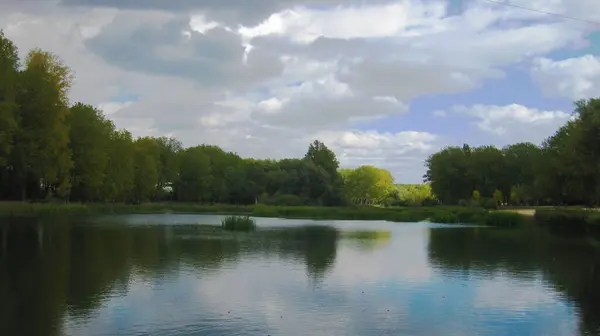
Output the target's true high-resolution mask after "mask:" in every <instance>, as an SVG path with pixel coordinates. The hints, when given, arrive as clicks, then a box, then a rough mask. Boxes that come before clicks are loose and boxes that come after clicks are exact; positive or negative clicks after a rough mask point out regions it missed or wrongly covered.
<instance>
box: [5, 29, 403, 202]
mask: <svg viewBox="0 0 600 336" xmlns="http://www.w3.org/2000/svg"><path fill="white" fill-rule="evenodd" d="M22 63H23V64H21V60H20V59H19V57H18V51H17V48H16V46H15V45H14V43H13V42H12V41H10V40H9V39H8V38H6V37H5V36H4V34H3V33H2V32H1V31H0V78H2V80H1V81H0V199H4V200H62V201H71V202H127V203H139V202H146V201H164V200H168V201H183V202H202V203H232V204H252V203H257V202H260V203H265V204H281V205H344V204H348V203H357V204H373V203H382V202H387V201H389V197H390V195H392V196H394V195H396V194H394V193H393V192H392V191H391V190H392V189H393V178H392V175H391V174H390V173H389V172H388V171H385V170H382V169H378V168H375V167H371V166H365V167H360V168H358V169H355V170H340V169H339V163H338V160H337V158H336V155H335V153H334V152H333V151H331V150H330V149H329V148H327V147H326V146H325V144H323V143H322V142H320V141H318V140H316V141H314V142H313V143H311V144H310V145H309V148H308V150H307V152H306V155H305V156H304V157H303V158H290V159H282V160H256V159H248V158H241V157H240V156H239V155H237V154H236V153H232V152H227V151H224V150H223V149H221V148H219V147H218V146H211V145H199V146H193V147H189V148H184V146H183V145H182V143H181V142H180V141H178V140H176V139H174V138H168V137H139V138H134V137H133V136H132V134H131V133H130V132H128V131H127V130H123V129H117V128H116V127H115V125H114V124H113V122H112V121H110V120H108V119H107V118H106V117H105V116H104V114H103V113H102V111H100V110H99V109H98V108H96V107H94V106H92V105H89V104H84V103H81V102H77V103H74V104H71V102H69V99H68V95H69V89H70V88H71V85H72V82H73V73H72V71H71V70H70V69H69V67H68V66H66V65H65V64H64V63H63V62H62V61H61V60H60V59H59V58H58V57H57V56H56V55H54V54H52V53H49V52H47V51H43V50H40V49H33V50H31V51H30V52H29V53H28V54H27V57H26V58H25V59H24V60H23V62H22Z"/></svg>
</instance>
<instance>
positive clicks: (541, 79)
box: [531, 54, 600, 100]
mask: <svg viewBox="0 0 600 336" xmlns="http://www.w3.org/2000/svg"><path fill="white" fill-rule="evenodd" d="M531 74H532V76H533V79H534V80H535V81H536V83H537V84H538V85H539V86H540V87H541V88H542V91H543V92H544V94H546V95H548V96H560V97H565V98H569V99H572V100H579V99H587V98H592V97H596V96H597V95H598V92H600V57H597V56H593V55H589V54H588V55H583V56H581V57H574V58H568V59H565V60H560V61H555V60H552V59H549V58H543V57H542V58H537V59H536V60H535V61H534V63H533V67H532V69H531Z"/></svg>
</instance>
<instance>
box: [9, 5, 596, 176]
mask: <svg viewBox="0 0 600 336" xmlns="http://www.w3.org/2000/svg"><path fill="white" fill-rule="evenodd" d="M507 2H508V3H509V4H513V5H517V6H525V7H528V8H533V9H536V10H542V11H546V12H552V13H557V14H561V15H564V16H571V17H576V18H581V19H587V20H594V19H595V18H596V19H597V18H598V17H599V16H598V15H595V14H593V13H600V1H598V0H510V1H507ZM598 21H600V19H598ZM0 28H1V29H3V30H4V32H5V34H6V35H7V37H9V38H10V39H12V40H13V41H14V42H15V43H16V44H17V46H18V47H19V49H20V53H21V54H22V55H24V54H25V53H26V52H27V51H28V50H29V49H31V48H33V47H41V48H42V49H45V50H48V51H52V52H54V53H56V54H57V55H59V56H60V57H61V58H62V59H63V60H64V61H65V62H66V63H67V64H68V65H69V66H70V67H71V68H72V69H73V70H74V71H75V74H76V81H75V84H74V87H73V90H72V92H71V99H72V100H73V101H82V102H84V103H90V104H94V105H96V106H99V107H100V108H102V109H103V110H104V112H105V113H106V114H107V115H108V116H109V118H111V119H113V120H114V121H115V124H116V125H117V127H120V128H127V129H128V130H130V131H131V132H132V133H133V134H134V135H136V136H143V135H152V136H158V135H171V136H174V137H176V138H178V139H180V140H181V141H183V143H184V145H186V146H191V145H196V144H200V143H208V144H216V145H219V146H221V147H223V148H224V149H226V150H231V151H235V152H237V153H238V154H240V155H241V156H244V157H257V158H281V157H298V156H301V155H303V154H304V153H305V151H306V149H307V146H308V143H309V142H310V141H311V140H313V139H320V140H322V141H324V142H325V144H326V145H327V146H329V147H330V148H332V149H333V150H334V151H335V152H336V154H337V155H338V158H339V159H340V162H341V164H342V166H345V167H356V166H358V165H362V164H373V165H376V166H379V167H382V168H386V169H389V170H390V171H391V172H392V173H393V174H394V176H395V178H396V180H397V181H398V182H399V183H419V182H421V180H422V178H421V177H422V175H423V173H424V167H423V160H424V159H425V158H426V157H427V156H428V155H429V154H431V153H432V152H434V151H436V150H438V149H440V148H442V147H444V146H446V145H455V144H462V143H465V142H468V143H472V144H475V145H479V144H494V145H498V146H503V145H506V144H509V143H514V142H519V141H532V142H534V143H540V142H541V141H542V140H543V139H544V138H545V137H547V136H548V135H551V134H552V133H553V132H554V131H555V130H556V129H557V128H558V127H559V126H560V125H562V124H563V123H564V122H565V120H567V119H568V118H569V114H570V112H571V110H572V101H573V100H576V99H581V98H587V97H592V96H593V95H594V94H595V95H600V56H599V52H600V24H597V25H594V24H592V23H584V22H581V21H575V20H567V19H563V18H560V17H556V16H551V15H547V14H540V13H537V12H534V11H527V10H524V9H520V8H516V7H512V6H506V5H501V4H496V3H492V2H489V1H486V0H450V1H437V0H425V1H416V0H412V1H390V0H368V1H366V0H168V1H167V0H146V1H142V0H62V1H60V0H0Z"/></svg>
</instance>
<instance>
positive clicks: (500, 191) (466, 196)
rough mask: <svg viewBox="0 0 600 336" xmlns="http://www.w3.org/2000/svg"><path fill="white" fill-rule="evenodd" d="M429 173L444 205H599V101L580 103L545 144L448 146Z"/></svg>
mask: <svg viewBox="0 0 600 336" xmlns="http://www.w3.org/2000/svg"><path fill="white" fill-rule="evenodd" d="M426 166H427V172H426V174H425V176H424V179H425V181H426V182H428V183H430V185H431V189H432V192H433V193H434V194H435V195H436V197H437V198H438V199H439V200H440V201H441V202H442V203H444V204H468V203H479V204H481V203H489V202H492V203H493V204H496V203H506V204H512V205H587V206H596V205H598V204H599V203H600V99H598V98H594V99H588V100H580V101H577V102H575V109H574V111H573V114H572V117H571V118H570V120H569V121H568V122H567V123H566V124H565V125H563V126H562V127H560V128H559V129H558V130H557V131H556V133H554V134H553V135H552V136H550V137H548V138H547V139H546V140H545V141H543V143H542V144H541V145H540V146H537V145H535V144H532V143H517V144H513V145H510V146H506V147H504V148H502V149H499V148H496V147H494V146H480V147H471V146H469V145H466V144H465V145H463V146H462V147H447V148H445V149H443V150H441V151H439V152H437V153H435V154H433V155H431V156H430V157H429V158H428V159H427V161H426Z"/></svg>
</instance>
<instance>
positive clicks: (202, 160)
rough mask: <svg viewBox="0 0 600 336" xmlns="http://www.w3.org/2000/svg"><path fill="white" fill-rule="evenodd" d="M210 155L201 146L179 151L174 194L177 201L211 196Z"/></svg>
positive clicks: (196, 199)
mask: <svg viewBox="0 0 600 336" xmlns="http://www.w3.org/2000/svg"><path fill="white" fill-rule="evenodd" d="M211 180H212V177H211V175H210V156H209V155H208V154H207V153H206V152H205V151H204V150H203V148H202V147H200V146H198V147H191V148H188V149H186V150H184V151H182V152H181V165H180V168H179V179H178V180H177V182H176V184H175V194H176V195H177V199H178V200H179V201H184V202H202V201H205V200H208V199H209V198H210V196H211V193H210V186H211V183H212V181H211Z"/></svg>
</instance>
